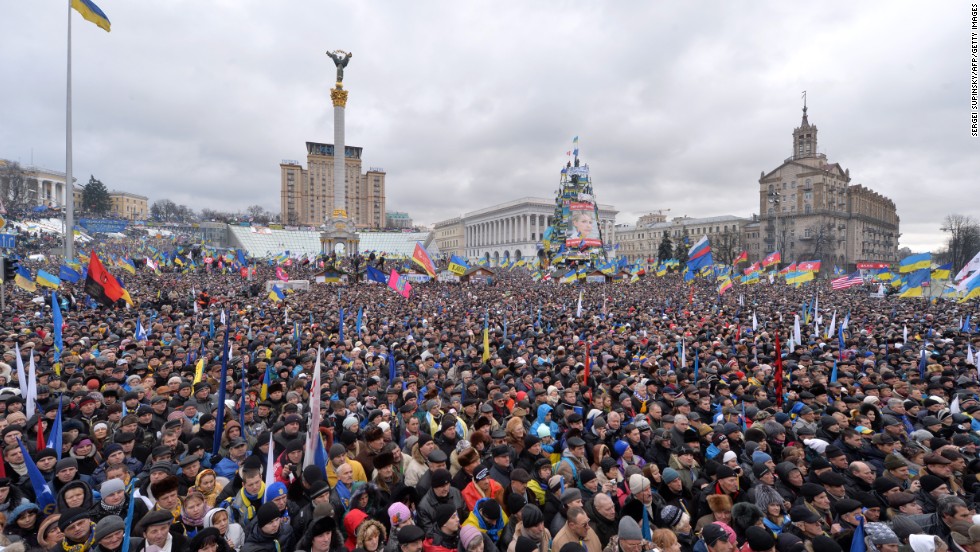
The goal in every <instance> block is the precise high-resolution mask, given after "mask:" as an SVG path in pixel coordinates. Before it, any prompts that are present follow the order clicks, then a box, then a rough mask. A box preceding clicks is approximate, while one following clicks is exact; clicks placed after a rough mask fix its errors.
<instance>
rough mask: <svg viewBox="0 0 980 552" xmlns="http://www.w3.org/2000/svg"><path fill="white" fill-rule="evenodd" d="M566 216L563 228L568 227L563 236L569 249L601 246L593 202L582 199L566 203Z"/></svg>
mask: <svg viewBox="0 0 980 552" xmlns="http://www.w3.org/2000/svg"><path fill="white" fill-rule="evenodd" d="M566 216H567V219H566V220H565V228H567V229H568V230H567V234H566V236H565V246H566V247H568V248H570V249H571V248H576V249H584V248H586V247H602V238H601V237H600V236H599V223H598V221H596V216H595V205H594V204H592V203H589V202H584V201H577V202H572V203H570V204H569V205H568V211H567V214H566Z"/></svg>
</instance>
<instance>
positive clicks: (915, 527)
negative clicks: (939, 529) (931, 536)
mask: <svg viewBox="0 0 980 552" xmlns="http://www.w3.org/2000/svg"><path fill="white" fill-rule="evenodd" d="M892 531H894V532H895V535H896V536H898V538H900V539H901V540H903V541H904V540H906V539H908V538H909V535H915V534H918V533H922V527H920V526H919V524H918V523H917V522H916V521H915V520H914V519H912V517H911V516H895V519H893V520H892Z"/></svg>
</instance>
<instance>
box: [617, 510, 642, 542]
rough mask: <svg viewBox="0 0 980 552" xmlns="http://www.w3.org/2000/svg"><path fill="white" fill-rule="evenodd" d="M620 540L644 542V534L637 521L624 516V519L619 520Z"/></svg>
mask: <svg viewBox="0 0 980 552" xmlns="http://www.w3.org/2000/svg"><path fill="white" fill-rule="evenodd" d="M617 534H618V535H619V540H621V541H623V540H643V532H642V531H640V526H639V525H638V524H637V523H636V520H635V519H633V518H631V517H629V516H623V519H621V520H619V533H617Z"/></svg>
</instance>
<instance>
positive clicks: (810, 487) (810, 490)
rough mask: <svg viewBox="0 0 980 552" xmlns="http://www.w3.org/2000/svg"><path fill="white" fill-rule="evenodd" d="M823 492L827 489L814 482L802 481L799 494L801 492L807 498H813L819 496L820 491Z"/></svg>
mask: <svg viewBox="0 0 980 552" xmlns="http://www.w3.org/2000/svg"><path fill="white" fill-rule="evenodd" d="M825 492H827V490H826V489H824V488H823V487H821V486H820V485H817V484H816V483H804V484H803V486H802V487H800V494H802V495H803V497H804V498H806V499H807V500H813V499H814V498H816V497H818V496H820V494H821V493H825Z"/></svg>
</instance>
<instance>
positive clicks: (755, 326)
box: [752, 311, 759, 333]
mask: <svg viewBox="0 0 980 552" xmlns="http://www.w3.org/2000/svg"><path fill="white" fill-rule="evenodd" d="M758 329H759V319H758V318H756V317H755V311H752V332H753V333H754V332H755V331H756V330H758Z"/></svg>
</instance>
